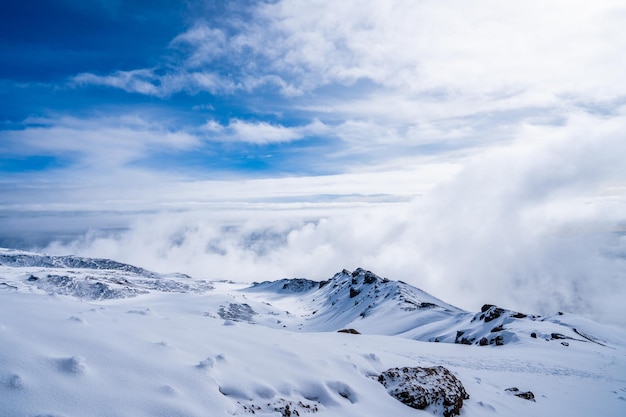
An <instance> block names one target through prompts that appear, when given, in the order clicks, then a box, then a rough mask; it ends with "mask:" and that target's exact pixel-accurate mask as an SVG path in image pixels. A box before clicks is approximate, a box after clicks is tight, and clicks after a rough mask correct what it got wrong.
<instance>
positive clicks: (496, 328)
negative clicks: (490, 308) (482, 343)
mask: <svg viewBox="0 0 626 417" xmlns="http://www.w3.org/2000/svg"><path fill="white" fill-rule="evenodd" d="M502 330H504V326H503V325H499V326H496V327H494V328H493V329H491V333H496V332H501V331H502Z"/></svg>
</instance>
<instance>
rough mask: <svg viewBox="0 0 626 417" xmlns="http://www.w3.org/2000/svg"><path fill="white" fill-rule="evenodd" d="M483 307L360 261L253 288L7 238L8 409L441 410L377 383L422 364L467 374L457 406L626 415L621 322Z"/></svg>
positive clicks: (2, 260) (375, 413) (473, 411)
mask: <svg viewBox="0 0 626 417" xmlns="http://www.w3.org/2000/svg"><path fill="white" fill-rule="evenodd" d="M478 307H480V306H478ZM479 310H480V311H477V312H467V311H463V310H461V309H458V308H456V307H454V306H453V305H450V304H447V303H445V302H443V301H441V300H439V299H437V298H436V297H433V296H431V295H429V294H427V293H425V292H423V291H421V290H419V289H417V288H414V287H411V286H410V285H407V284H404V283H402V282H399V281H393V280H389V279H386V278H381V277H379V276H377V275H375V274H373V273H371V272H369V271H365V270H362V269H358V270H356V271H354V272H350V271H345V270H344V271H342V272H339V273H338V274H336V275H335V276H334V277H331V278H330V279H329V280H328V281H324V282H321V283H319V282H313V281H309V280H306V279H289V280H287V279H285V280H280V281H275V282H263V283H257V284H254V285H251V284H248V285H244V284H237V283H230V282H208V281H203V280H197V279H193V278H191V277H187V276H184V275H159V274H156V273H153V272H150V271H146V270H144V269H142V268H136V267H132V266H130V265H124V264H120V263H117V262H114V261H109V260H99V259H85V258H75V257H49V256H45V255H38V254H33V253H28V252H21V251H14V250H9V249H0V416H2V417H5V416H6V417H36V416H37V417H39V416H41V417H43V416H46V417H52V416H54V417H79V416H92V417H98V416H103V417H104V416H107V417H113V416H133V417H144V416H145V417H155V416H163V417H166V416H167V417H177V416H180V417H183V416H184V417H192V416H193V417H196V416H198V417H200V416H206V417H217V416H237V415H239V416H247V415H255V416H307V415H310V416H312V417H315V416H320V417H322V416H333V417H337V416H341V417H348V416H355V417H357V416H358V417H367V416H371V417H383V416H429V415H433V414H436V413H440V412H441V410H440V409H438V408H437V407H430V408H427V409H426V410H416V409H414V408H410V407H408V406H407V405H405V404H403V403H401V402H400V401H398V400H396V399H395V398H394V397H392V396H391V395H389V394H388V392H387V389H386V388H385V386H383V385H382V384H381V383H380V382H379V381H378V378H379V376H380V375H381V374H382V373H383V372H385V371H387V370H389V369H390V368H403V367H418V366H419V367H437V366H443V367H445V368H446V369H447V370H449V371H450V372H451V373H452V374H453V375H454V376H455V377H456V378H458V380H459V381H460V382H461V383H462V384H463V387H464V389H465V391H467V394H469V399H466V400H465V401H464V402H463V407H462V409H461V416H490V415H493V416H515V417H518V416H547V415H555V416H556V415H558V416H594V415H597V416H624V415H626V334H625V332H624V331H623V330H622V329H618V328H613V327H610V326H605V325H601V324H598V323H594V322H592V321H590V320H587V319H585V318H583V317H579V316H575V315H570V314H567V313H558V312H557V313H555V314H554V315H552V316H548V317H538V316H533V315H529V314H523V313H520V312H514V311H509V310H506V309H504V308H500V307H497V306H489V305H487V306H483V307H482V309H479ZM341 329H355V330H356V331H357V332H358V333H360V334H350V333H341V332H337V330H341ZM510 388H517V389H518V390H517V391H516V390H510ZM527 392H532V394H533V397H534V399H525V398H522V397H519V396H516V395H515V394H516V393H527Z"/></svg>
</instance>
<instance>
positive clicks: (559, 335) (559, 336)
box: [550, 333, 571, 340]
mask: <svg viewBox="0 0 626 417" xmlns="http://www.w3.org/2000/svg"><path fill="white" fill-rule="evenodd" d="M550 337H551V338H552V339H553V340H558V339H571V338H570V337H567V336H565V335H563V334H561V333H552V334H551V335H550Z"/></svg>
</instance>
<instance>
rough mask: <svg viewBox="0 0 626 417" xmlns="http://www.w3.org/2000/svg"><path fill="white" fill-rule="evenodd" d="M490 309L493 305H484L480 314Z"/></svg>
mask: <svg viewBox="0 0 626 417" xmlns="http://www.w3.org/2000/svg"><path fill="white" fill-rule="evenodd" d="M491 307H495V306H494V305H493V304H484V305H483V306H482V307H481V309H480V312H481V313H484V312H485V311H487V310H489V309H490V308H491Z"/></svg>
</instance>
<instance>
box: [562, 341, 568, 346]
mask: <svg viewBox="0 0 626 417" xmlns="http://www.w3.org/2000/svg"><path fill="white" fill-rule="evenodd" d="M561 344H562V345H563V346H569V343H567V342H561Z"/></svg>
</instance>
